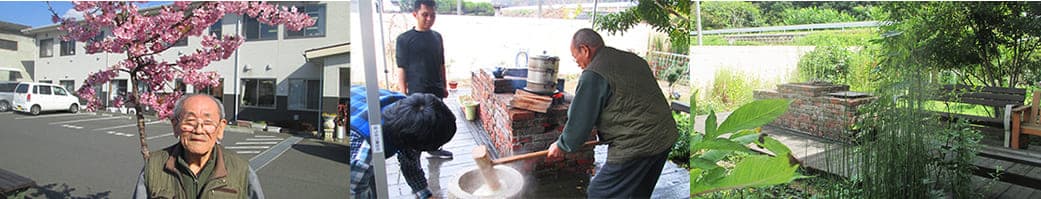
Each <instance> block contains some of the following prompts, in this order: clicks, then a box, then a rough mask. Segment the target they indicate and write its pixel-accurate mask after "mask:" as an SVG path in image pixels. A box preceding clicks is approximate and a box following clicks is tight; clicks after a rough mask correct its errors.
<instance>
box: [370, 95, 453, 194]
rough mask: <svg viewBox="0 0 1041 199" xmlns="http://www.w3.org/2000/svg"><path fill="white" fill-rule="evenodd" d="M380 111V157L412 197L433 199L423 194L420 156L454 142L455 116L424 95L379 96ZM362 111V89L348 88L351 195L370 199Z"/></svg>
mask: <svg viewBox="0 0 1041 199" xmlns="http://www.w3.org/2000/svg"><path fill="white" fill-rule="evenodd" d="M379 93H380V97H379V103H380V109H382V117H383V118H381V119H382V120H381V121H382V129H383V140H384V142H383V148H384V153H385V154H384V157H381V158H390V157H392V156H397V158H398V162H399V163H400V164H401V174H402V175H404V177H405V181H406V182H407V183H408V185H409V187H411V188H412V192H413V193H414V194H415V195H416V197H418V198H421V199H425V198H430V197H432V196H433V192H431V191H430V189H428V188H427V179H426V177H425V176H426V175H425V173H424V172H423V168H422V167H421V166H420V162H419V157H420V153H421V152H423V151H427V152H429V151H436V150H438V149H439V148H441V146H442V145H444V144H445V143H448V141H449V140H452V137H453V136H455V130H456V126H455V115H453V114H452V112H451V111H450V110H449V109H448V106H445V104H444V103H443V102H442V101H441V98H439V97H437V96H435V95H433V94H429V93H414V94H412V95H409V96H408V97H406V96H404V95H402V94H401V93H397V92H392V91H388V90H382V89H380V90H379ZM368 111H369V110H368V105H367V103H366V98H365V87H362V86H353V87H351V128H350V133H351V135H350V138H351V142H350V147H351V148H350V150H351V174H350V175H351V176H350V177H351V184H350V189H351V190H350V191H351V195H353V196H354V197H355V198H360V199H363V198H376V191H375V190H376V184H375V180H374V178H373V170H372V165H370V163H371V161H372V158H373V157H371V155H372V152H371V151H370V150H371V145H370V144H371V143H369V118H368Z"/></svg>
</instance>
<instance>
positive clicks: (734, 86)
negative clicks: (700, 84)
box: [707, 67, 766, 111]
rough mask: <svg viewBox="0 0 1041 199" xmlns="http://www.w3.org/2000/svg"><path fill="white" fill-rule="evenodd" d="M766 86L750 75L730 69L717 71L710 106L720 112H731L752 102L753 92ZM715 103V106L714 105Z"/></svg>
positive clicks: (710, 94) (710, 95) (710, 93)
mask: <svg viewBox="0 0 1041 199" xmlns="http://www.w3.org/2000/svg"><path fill="white" fill-rule="evenodd" d="M764 85H766V84H765V83H764V82H762V81H760V80H759V79H758V78H755V77H751V76H750V75H749V74H747V73H744V72H741V71H738V70H733V69H729V68H725V67H724V68H720V69H719V70H717V71H716V77H715V80H714V81H713V82H712V90H711V91H709V96H708V97H709V99H707V101H709V103H710V104H709V105H710V106H713V105H716V106H721V107H713V108H716V109H714V110H718V111H729V110H732V109H733V108H736V107H737V106H739V105H742V104H746V103H749V102H752V100H753V95H752V94H753V91H754V90H755V89H759V88H763V87H764ZM713 103H715V104H713Z"/></svg>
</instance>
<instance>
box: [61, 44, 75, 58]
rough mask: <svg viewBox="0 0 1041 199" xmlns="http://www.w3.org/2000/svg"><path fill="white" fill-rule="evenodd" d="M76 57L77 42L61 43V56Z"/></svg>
mask: <svg viewBox="0 0 1041 199" xmlns="http://www.w3.org/2000/svg"><path fill="white" fill-rule="evenodd" d="M67 55H76V41H75V40H72V41H61V56H67Z"/></svg>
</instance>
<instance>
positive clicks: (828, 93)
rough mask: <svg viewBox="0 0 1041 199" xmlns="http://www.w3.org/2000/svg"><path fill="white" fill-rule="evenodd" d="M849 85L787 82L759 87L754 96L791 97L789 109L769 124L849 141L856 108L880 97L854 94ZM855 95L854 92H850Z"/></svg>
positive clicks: (855, 116)
mask: <svg viewBox="0 0 1041 199" xmlns="http://www.w3.org/2000/svg"><path fill="white" fill-rule="evenodd" d="M846 91H849V86H848V85H836V84H830V83H788V84H781V85H777V89H776V90H756V91H755V93H754V97H755V99H757V100H758V99H778V98H780V99H791V100H792V103H791V106H789V107H788V112H785V113H784V114H783V115H781V116H780V117H778V118H777V120H774V121H773V122H772V123H770V125H773V126H778V127H782V128H787V129H791V130H795V131H798V132H801V133H805V134H807V135H811V136H816V137H821V138H826V139H831V140H836V141H843V142H849V141H851V139H852V135H853V133H852V132H851V131H850V127H852V126H853V125H854V124H855V123H856V121H857V116H858V114H857V110H858V109H859V108H860V107H861V106H862V105H864V104H868V103H870V102H872V101H873V100H875V99H877V97H874V96H870V95H866V94H853V93H849V92H846ZM851 94H852V95H851Z"/></svg>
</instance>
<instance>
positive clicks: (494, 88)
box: [471, 69, 595, 183]
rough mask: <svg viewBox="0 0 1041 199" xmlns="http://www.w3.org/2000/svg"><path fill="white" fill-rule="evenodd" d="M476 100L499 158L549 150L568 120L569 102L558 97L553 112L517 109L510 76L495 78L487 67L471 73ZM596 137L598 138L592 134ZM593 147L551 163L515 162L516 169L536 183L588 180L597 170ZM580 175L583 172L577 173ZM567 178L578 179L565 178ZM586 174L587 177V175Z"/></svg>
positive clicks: (540, 159) (539, 161) (536, 160)
mask: <svg viewBox="0 0 1041 199" xmlns="http://www.w3.org/2000/svg"><path fill="white" fill-rule="evenodd" d="M471 75H472V82H471V86H472V92H471V95H472V97H473V99H474V100H475V101H477V102H479V103H480V105H479V107H478V115H479V120H480V121H479V122H480V124H481V126H482V127H483V130H484V131H485V132H487V133H488V138H489V139H490V140H491V142H492V144H493V145H494V146H490V147H494V148H495V150H496V153H497V154H496V155H497V157H498V158H502V157H509V156H513V155H520V154H525V153H530V152H537V151H541V150H546V149H547V148H549V146H550V144H553V142H555V141H556V140H557V137H559V136H560V134H561V132H562V131H563V129H564V123H565V122H567V111H568V107H569V106H570V103H569V102H563V101H562V100H554V103H553V105H552V106H550V108H549V111H547V112H546V113H538V112H534V111H528V110H523V109H517V108H513V107H512V106H511V105H510V102H511V100H512V99H513V95H514V92H512V90H513V89H504V88H501V87H503V86H512V85H511V84H509V83H505V82H506V81H510V80H508V79H503V78H494V76H492V74H491V72H490V71H488V70H487V69H478V70H477V71H474V72H472V73H471ZM591 138H592V139H595V137H591ZM593 154H594V152H593V150H592V149H591V148H589V149H586V150H582V151H579V152H574V153H568V155H567V156H566V157H565V158H564V160H563V161H559V162H552V163H548V162H546V161H545V158H544V157H540V158H532V159H528V160H524V161H519V162H517V163H513V164H514V165H511V166H513V167H514V168H516V169H517V170H518V171H520V172H521V173H522V174H526V175H531V176H533V177H534V178H535V179H534V180H535V181H536V182H529V183H540V182H538V181H543V180H553V181H560V180H575V181H576V182H577V181H582V182H585V181H586V180H588V179H589V174H591V172H592V171H593V169H594V165H593ZM575 174H579V175H575ZM563 176H569V177H564V178H572V177H570V176H577V177H574V178H576V179H561V178H562V177H563ZM583 176H584V177H583Z"/></svg>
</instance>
